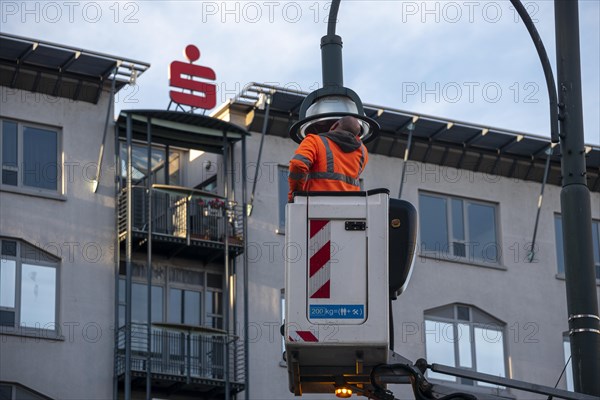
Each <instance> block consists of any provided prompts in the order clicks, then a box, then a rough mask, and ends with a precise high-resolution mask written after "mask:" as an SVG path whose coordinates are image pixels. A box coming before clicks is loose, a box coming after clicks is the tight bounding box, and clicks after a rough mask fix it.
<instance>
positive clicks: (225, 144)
mask: <svg viewBox="0 0 600 400" xmlns="http://www.w3.org/2000/svg"><path fill="white" fill-rule="evenodd" d="M228 152H229V143H228V142H227V131H226V130H225V131H223V171H224V174H225V177H224V180H223V181H224V182H225V185H224V190H225V192H224V197H225V208H224V209H223V213H224V215H223V225H224V229H223V232H224V234H225V302H224V303H225V310H224V311H225V316H224V317H225V318H224V319H225V332H227V336H226V337H225V400H229V399H230V396H231V394H230V393H229V328H230V327H229V318H230V313H229V307H230V301H229V299H230V294H229V291H230V290H231V289H230V287H229V286H230V285H229V239H228V237H227V236H228V235H227V213H228V211H229V181H228V180H227V178H228V176H229V174H228V173H227V163H228V159H229V157H228Z"/></svg>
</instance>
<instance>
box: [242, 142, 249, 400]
mask: <svg viewBox="0 0 600 400" xmlns="http://www.w3.org/2000/svg"><path fill="white" fill-rule="evenodd" d="M246 179H247V177H246V135H242V204H243V205H244V208H243V209H244V215H243V217H242V218H243V220H242V221H243V222H242V224H243V226H242V238H243V241H244V256H243V260H244V261H243V263H244V264H243V266H242V268H243V270H244V283H243V290H244V399H245V400H250V388H249V383H250V380H249V367H250V359H249V353H248V345H249V344H250V341H249V339H248V326H249V325H248V214H247V213H246V196H247V193H246V192H247V188H246Z"/></svg>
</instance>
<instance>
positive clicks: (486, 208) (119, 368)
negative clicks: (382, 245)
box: [0, 34, 600, 400]
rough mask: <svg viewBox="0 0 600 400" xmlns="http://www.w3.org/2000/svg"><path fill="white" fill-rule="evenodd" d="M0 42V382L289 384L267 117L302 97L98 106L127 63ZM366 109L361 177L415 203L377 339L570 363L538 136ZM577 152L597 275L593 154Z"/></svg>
mask: <svg viewBox="0 0 600 400" xmlns="http://www.w3.org/2000/svg"><path fill="white" fill-rule="evenodd" d="M0 41H1V44H2V46H0V48H1V49H2V51H1V52H0V61H1V62H0V69H1V70H2V74H1V76H2V81H1V82H0V90H1V92H0V94H1V96H2V97H1V99H2V100H1V103H0V104H1V109H0V123H1V125H0V143H1V145H2V151H1V152H0V165H1V166H2V176H1V183H0V242H1V250H2V253H1V254H2V255H1V261H2V262H1V264H0V268H1V269H0V328H1V330H0V397H1V398H2V399H4V398H6V399H11V400H12V399H19V398H22V397H21V396H29V397H28V398H35V399H37V398H39V399H109V398H145V397H146V392H147V391H149V392H150V393H151V396H152V398H156V399H188V398H205V399H209V398H236V397H237V398H243V397H244V396H245V395H246V394H248V396H249V398H250V399H255V400H263V399H273V400H275V399H284V398H291V397H292V396H293V395H292V394H291V393H290V392H289V390H288V371H287V366H286V363H285V361H284V360H283V358H282V353H283V345H282V337H281V335H280V333H279V329H280V326H281V324H282V323H283V321H282V314H283V308H284V304H285V294H284V291H283V288H284V262H285V259H286V257H293V253H292V251H293V249H290V248H288V247H286V245H285V235H284V232H285V223H286V221H285V204H286V202H287V163H288V161H289V159H290V158H291V156H292V154H293V152H294V150H295V147H296V145H295V143H294V142H293V141H292V140H290V139H289V138H288V135H287V132H288V129H289V127H290V126H291V125H292V124H293V123H294V122H295V121H296V120H297V119H298V115H297V113H298V109H299V106H300V104H301V102H302V99H303V98H304V96H305V94H304V93H299V92H295V91H293V90H288V89H285V88H278V87H270V86H266V85H260V84H252V85H249V86H248V87H247V88H246V89H245V90H244V92H242V93H240V95H239V96H237V97H236V98H235V99H232V100H231V101H230V102H228V103H226V104H223V105H221V106H219V107H218V108H217V109H216V110H215V111H214V112H213V113H212V115H211V117H205V116H202V115H199V114H193V113H186V112H182V111H169V110H125V111H122V112H121V113H120V114H119V116H118V117H117V118H116V120H114V119H113V118H109V117H107V116H111V115H112V114H113V97H112V96H111V92H117V91H118V90H119V89H120V88H121V87H123V85H125V84H126V83H128V82H129V79H135V78H136V77H139V75H141V74H142V73H143V72H144V71H145V69H146V68H148V67H149V66H148V65H147V64H145V63H141V62H137V61H134V60H127V61H128V62H127V63H125V62H123V61H124V60H123V59H122V58H119V57H112V56H106V55H100V54H97V53H93V52H81V51H79V50H77V51H76V50H74V49H70V48H68V47H66V46H61V45H54V44H49V43H41V44H40V43H38V42H39V41H34V40H30V39H25V38H17V37H12V36H10V35H4V34H3V35H2V36H0ZM78 52H79V54H78ZM84 61H85V62H84ZM78 63H80V64H78ZM123 65H131V67H127V68H125V67H123ZM58 67H61V68H60V71H63V72H57V71H59V69H58ZM115 68H117V69H116V70H115ZM123 68H125V69H123ZM133 70H135V71H136V72H135V73H133V72H132V71H133ZM98 71H100V72H101V73H100V74H99V73H98ZM117 75H118V76H119V78H117ZM98 76H100V77H102V78H101V79H100V78H97V77H98ZM93 77H96V78H93ZM140 79H143V77H141V78H140ZM113 81H114V82H115V83H114V84H113ZM366 112H367V113H368V114H369V116H371V117H372V118H375V119H377V120H378V122H379V123H380V125H381V127H382V133H381V135H380V137H379V138H378V139H376V140H375V141H374V142H372V143H370V144H369V145H368V150H369V152H370V156H369V159H370V161H369V164H368V166H367V168H366V170H365V172H364V173H363V175H362V177H361V178H362V179H361V183H362V185H363V188H364V189H365V190H368V189H375V188H387V189H389V190H390V192H391V195H392V197H401V198H402V199H404V200H408V201H410V202H411V203H412V204H414V205H415V207H416V208H417V210H418V213H419V222H420V229H419V238H418V243H417V253H416V256H415V261H414V266H413V273H412V277H411V280H410V283H409V285H408V288H407V290H406V291H405V292H404V293H403V294H402V295H401V296H399V298H398V300H396V301H394V303H393V320H394V349H395V351H396V352H397V353H399V354H401V355H402V356H404V357H406V358H408V359H410V360H413V361H415V360H417V359H418V358H426V359H427V360H428V361H429V362H430V363H431V362H437V363H440V364H446V365H452V366H458V367H464V368H468V369H474V370H477V371H480V372H486V373H490V374H494V375H499V376H505V377H511V378H515V379H519V380H524V381H528V382H532V383H538V384H542V385H548V386H554V384H555V383H556V381H557V380H558V378H559V376H560V374H561V371H562V369H563V367H564V365H565V363H566V362H567V360H568V352H567V350H568V335H566V334H565V333H566V332H567V331H568V325H567V310H566V295H565V282H564V273H563V271H564V267H563V262H562V252H561V248H562V233H561V222H560V158H559V157H560V156H559V155H558V148H553V147H552V146H551V145H550V143H549V141H548V140H547V139H545V138H540V137H535V136H531V135H527V134H524V133H520V132H508V131H504V130H501V129H495V128H491V127H483V126H475V125H472V124H466V123H462V122H457V121H449V120H445V119H443V118H435V117H430V116H425V115H419V114H413V113H407V112H404V111H401V110H395V109H392V108H384V107H376V106H366ZM411 122H412V123H413V124H414V126H415V129H414V131H413V132H412V133H411V132H410V131H409V130H408V127H409V124H410V123H411ZM247 132H250V135H249V136H248V135H247V134H246V133H247ZM409 136H411V137H410V139H409ZM409 142H410V143H411V146H410V147H409V148H407V144H408V143H409ZM101 149H102V150H101ZM101 151H103V155H102V156H100V157H99V154H100V152H101ZM406 151H408V153H406ZM586 152H587V161H588V185H589V187H590V190H591V201H592V217H593V220H594V221H593V224H592V227H593V232H594V236H593V237H594V246H595V247H594V251H595V263H596V271H597V277H598V278H599V280H598V282H600V239H599V236H600V222H599V221H600V178H599V175H600V148H598V147H597V146H590V147H587V148H586ZM405 154H406V161H404V160H405ZM99 159H100V162H98V160H99ZM546 165H547V166H548V167H547V168H546ZM98 167H99V168H98ZM545 170H547V171H548V173H547V174H545V172H544V171H545ZM98 171H100V172H101V173H100V174H98ZM244 178H245V179H244ZM401 181H403V185H402V193H401V195H400V196H398V194H399V191H400V183H401ZM543 183H546V186H545V191H544V196H543V202H542V203H541V211H540V218H539V225H538V228H537V235H536V238H535V246H534V247H533V252H532V251H531V250H532V246H531V245H532V239H533V235H534V230H535V229H534V227H535V223H536V213H537V207H538V199H539V196H540V192H541V188H542V185H543ZM244 197H245V198H244ZM245 203H249V204H248V208H247V213H245V212H244V205H245ZM244 215H247V217H244ZM246 218H247V220H246ZM148 265H152V268H151V269H149V268H147V266H148ZM149 297H151V299H152V300H151V301H148V298H149ZM245 300H247V301H245ZM149 315H150V318H148V316H149ZM323 334H327V335H328V334H333V335H334V334H335V332H333V331H332V332H324V333H323ZM246 363H248V364H246ZM56 370H59V371H60V373H56ZM567 370H569V368H567ZM429 379H431V380H432V381H434V382H439V383H443V384H446V385H450V386H453V385H454V387H456V388H457V389H465V388H466V389H467V390H473V391H479V392H482V393H493V394H499V395H502V396H506V397H510V398H518V399H529V398H532V397H535V396H533V395H531V394H528V393H522V392H518V391H514V390H507V389H505V388H498V387H491V386H489V385H487V386H486V385H482V384H478V383H475V382H472V381H468V380H466V379H462V380H457V379H453V378H450V377H445V376H443V375H440V374H430V375H429ZM567 380H568V379H566V377H563V378H562V379H561V380H560V382H559V384H558V386H559V387H562V388H567V387H568V384H567ZM392 389H393V391H394V393H395V395H396V397H399V398H412V394H411V391H410V388H409V387H407V386H402V385H399V386H395V387H392ZM307 397H309V398H319V399H321V398H333V397H334V396H333V394H331V396H310V395H309V396H307Z"/></svg>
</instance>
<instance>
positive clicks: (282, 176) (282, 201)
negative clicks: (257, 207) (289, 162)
mask: <svg viewBox="0 0 600 400" xmlns="http://www.w3.org/2000/svg"><path fill="white" fill-rule="evenodd" d="M277 177H278V188H279V229H278V230H277V233H285V206H286V205H287V203H288V191H289V185H288V167H286V166H283V165H280V166H279V167H278V168H277Z"/></svg>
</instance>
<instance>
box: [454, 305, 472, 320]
mask: <svg viewBox="0 0 600 400" xmlns="http://www.w3.org/2000/svg"><path fill="white" fill-rule="evenodd" d="M456 317H457V318H458V319H459V320H460V321H469V320H470V319H471V318H470V317H469V307H465V306H456Z"/></svg>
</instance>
